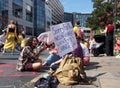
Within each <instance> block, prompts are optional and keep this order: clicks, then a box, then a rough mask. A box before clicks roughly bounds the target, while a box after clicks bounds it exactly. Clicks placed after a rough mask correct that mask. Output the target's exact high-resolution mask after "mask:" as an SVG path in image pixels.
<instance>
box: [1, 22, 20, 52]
mask: <svg viewBox="0 0 120 88" xmlns="http://www.w3.org/2000/svg"><path fill="white" fill-rule="evenodd" d="M15 38H17V39H18V37H17V33H16V26H15V22H14V20H11V21H10V24H9V25H8V27H7V31H6V41H5V44H4V47H3V54H4V53H5V51H6V50H8V49H10V50H11V52H12V54H13V52H14V50H15V46H16V41H15Z"/></svg>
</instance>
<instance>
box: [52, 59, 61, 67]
mask: <svg viewBox="0 0 120 88" xmlns="http://www.w3.org/2000/svg"><path fill="white" fill-rule="evenodd" d="M62 60H63V58H61V59H59V60H58V61H56V62H53V63H52V64H51V65H50V67H52V66H53V65H55V64H59V63H60V62H61V61H62Z"/></svg>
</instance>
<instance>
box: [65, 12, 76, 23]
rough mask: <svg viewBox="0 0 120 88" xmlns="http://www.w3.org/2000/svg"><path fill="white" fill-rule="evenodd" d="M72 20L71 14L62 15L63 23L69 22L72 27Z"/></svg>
mask: <svg viewBox="0 0 120 88" xmlns="http://www.w3.org/2000/svg"><path fill="white" fill-rule="evenodd" d="M73 20H74V18H73V13H68V12H65V13H64V22H71V23H72V25H74V22H73Z"/></svg>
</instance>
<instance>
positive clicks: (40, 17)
mask: <svg viewBox="0 0 120 88" xmlns="http://www.w3.org/2000/svg"><path fill="white" fill-rule="evenodd" d="M45 18H46V16H45V0H34V35H36V36H38V35H39V34H40V33H42V32H45Z"/></svg>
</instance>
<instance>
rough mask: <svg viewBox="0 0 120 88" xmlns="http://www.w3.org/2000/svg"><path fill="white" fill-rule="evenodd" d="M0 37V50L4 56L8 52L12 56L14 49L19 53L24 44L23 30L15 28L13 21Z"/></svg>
mask: <svg viewBox="0 0 120 88" xmlns="http://www.w3.org/2000/svg"><path fill="white" fill-rule="evenodd" d="M1 33H2V34H1V35H0V50H1V52H2V53H3V54H5V53H6V52H7V51H8V50H10V51H11V54H14V51H15V49H17V50H19V51H21V50H22V48H23V47H24V46H25V44H26V41H27V39H26V37H25V30H24V28H23V27H21V28H20V29H18V28H17V26H16V24H15V21H14V20H10V23H9V24H8V26H7V28H6V29H5V30H3V31H2V32H1Z"/></svg>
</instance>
